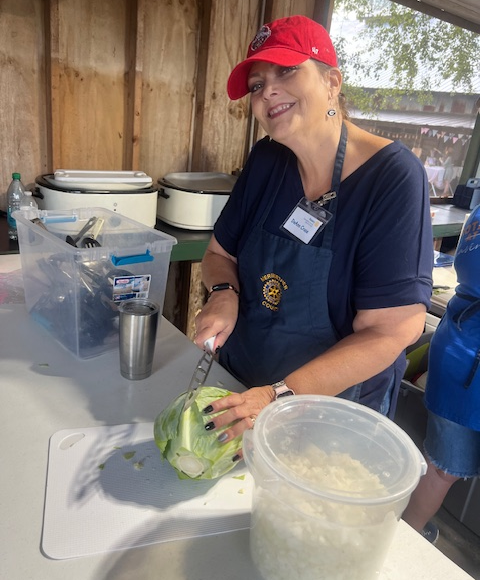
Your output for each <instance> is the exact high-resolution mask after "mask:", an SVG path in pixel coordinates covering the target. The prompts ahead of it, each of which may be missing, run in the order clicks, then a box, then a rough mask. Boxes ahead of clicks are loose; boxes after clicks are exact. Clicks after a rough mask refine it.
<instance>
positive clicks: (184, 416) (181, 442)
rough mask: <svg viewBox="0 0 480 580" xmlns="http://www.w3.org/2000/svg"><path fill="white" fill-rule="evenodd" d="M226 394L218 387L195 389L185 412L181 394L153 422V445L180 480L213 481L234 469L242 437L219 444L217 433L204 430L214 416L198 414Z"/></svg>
mask: <svg viewBox="0 0 480 580" xmlns="http://www.w3.org/2000/svg"><path fill="white" fill-rule="evenodd" d="M230 394H231V392H230V391H227V390H226V389H221V388H219V387H199V388H198V392H197V393H196V396H195V399H194V401H193V403H192V404H191V405H190V407H189V408H188V409H187V410H186V411H185V412H183V404H184V402H185V397H186V396H187V393H182V394H181V395H180V396H179V397H177V398H176V399H175V400H174V401H172V402H171V403H170V405H169V406H168V407H166V408H165V409H164V410H163V411H162V412H161V413H160V414H159V415H158V417H157V418H156V419H155V425H154V438H155V443H156V444H157V447H158V448H159V449H160V452H161V454H162V457H163V459H166V460H167V461H168V462H169V463H170V465H171V466H172V467H173V468H174V469H175V471H176V472H177V474H178V477H179V478H180V479H215V478H217V477H220V476H222V475H224V474H225V473H227V472H228V471H230V469H232V468H233V467H235V465H236V464H235V462H234V461H233V457H234V455H236V454H237V453H238V451H239V450H240V449H241V447H242V437H240V436H239V437H236V438H235V439H233V440H231V441H228V442H227V443H220V442H219V441H218V435H219V431H217V430H215V431H206V430H205V425H206V423H209V422H210V421H211V420H212V417H214V416H215V415H204V414H203V413H202V410H203V409H204V408H205V407H207V406H208V405H210V404H211V403H212V402H213V401H215V400H216V399H219V398H221V397H225V396H226V395H230Z"/></svg>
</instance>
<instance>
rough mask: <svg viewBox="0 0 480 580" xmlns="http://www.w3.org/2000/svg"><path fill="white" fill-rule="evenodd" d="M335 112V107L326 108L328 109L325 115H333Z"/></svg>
mask: <svg viewBox="0 0 480 580" xmlns="http://www.w3.org/2000/svg"><path fill="white" fill-rule="evenodd" d="M336 114H337V111H336V110H335V109H328V111H327V115H328V116H329V117H335V115H336Z"/></svg>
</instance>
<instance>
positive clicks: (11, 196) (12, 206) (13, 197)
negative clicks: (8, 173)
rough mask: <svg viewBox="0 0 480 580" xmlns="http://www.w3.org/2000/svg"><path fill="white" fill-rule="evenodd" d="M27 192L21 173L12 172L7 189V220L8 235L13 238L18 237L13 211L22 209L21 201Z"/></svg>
mask: <svg viewBox="0 0 480 580" xmlns="http://www.w3.org/2000/svg"><path fill="white" fill-rule="evenodd" d="M24 193H25V187H24V185H23V183H22V181H21V175H20V173H12V181H11V182H10V185H9V186H8V189H7V221H8V237H9V238H10V239H11V240H16V239H18V233H17V224H16V223H15V219H14V217H13V212H14V211H17V210H18V209H20V203H21V200H22V198H23V195H24Z"/></svg>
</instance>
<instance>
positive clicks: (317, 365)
mask: <svg viewBox="0 0 480 580" xmlns="http://www.w3.org/2000/svg"><path fill="white" fill-rule="evenodd" d="M425 312H426V308H425V306H424V305H423V304H412V305H408V306H397V307H394V308H379V309H375V310H361V311H359V312H358V313H357V315H356V317H355V320H354V332H353V334H351V335H349V336H347V337H345V338H343V339H342V340H340V341H339V342H338V343H337V344H335V345H334V346H333V347H332V348H330V349H328V350H327V351H326V352H324V353H323V354H321V355H319V356H317V357H316V358H315V359H313V360H312V361H310V362H308V363H307V364H305V365H303V366H302V367H300V368H299V369H297V370H295V371H293V372H292V373H290V374H289V375H288V376H286V377H284V380H285V382H286V384H287V386H288V387H289V388H291V389H292V390H293V391H294V392H295V394H297V395H302V394H318V395H332V396H334V395H338V394H339V393H341V392H343V391H344V390H346V389H348V388H349V387H351V386H353V385H355V384H357V383H359V382H362V381H364V380H366V379H368V378H370V377H372V376H374V375H376V374H378V373H379V372H381V371H382V370H384V369H386V368H387V367H388V366H390V365H391V364H392V363H393V362H394V361H395V360H396V359H397V358H398V356H399V355H400V353H401V352H402V351H403V350H404V349H405V348H406V347H407V346H409V345H410V344H413V343H415V341H416V340H418V338H419V337H420V336H421V334H422V332H423V329H424V325H425ZM273 398H274V391H273V388H272V386H271V385H265V386H262V387H254V388H251V389H249V390H247V391H246V392H243V393H235V394H232V395H229V396H227V397H224V398H222V399H218V400H217V401H215V402H214V403H212V405H211V407H212V408H211V409H209V413H210V414H214V413H218V412H219V411H224V413H222V414H220V415H218V416H217V417H215V418H214V419H213V420H212V423H213V426H212V425H211V426H210V428H211V429H213V428H215V429H218V430H219V432H222V427H225V426H226V425H228V424H229V423H233V424H232V426H231V427H230V428H229V429H227V430H226V431H225V433H226V434H227V439H223V441H229V440H231V439H232V438H234V437H237V436H238V435H241V434H242V433H243V431H245V429H250V428H251V427H252V417H256V416H257V415H258V414H259V413H260V411H261V410H262V409H263V408H264V407H265V406H266V405H268V404H269V403H270V402H271V401H272V400H273Z"/></svg>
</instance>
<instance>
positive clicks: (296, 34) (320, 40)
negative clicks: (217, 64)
mask: <svg viewBox="0 0 480 580" xmlns="http://www.w3.org/2000/svg"><path fill="white" fill-rule="evenodd" d="M309 58H313V59H315V60H318V61H320V62H324V63H325V64H328V65H330V66H337V55H336V53H335V49H334V48H333V44H332V41H331V39H330V36H329V35H328V32H327V31H326V30H325V28H323V26H321V25H320V24H318V23H317V22H315V21H314V20H311V19H310V18H307V17H306V16H287V17H286V18H280V19H278V20H274V21H273V22H270V23H269V24H264V25H263V26H262V27H261V28H260V30H259V31H258V32H257V34H256V36H255V38H254V39H253V40H252V42H251V44H250V46H249V47H248V53H247V58H246V59H245V60H244V61H242V62H241V63H240V64H237V66H236V67H235V68H234V69H233V70H232V72H231V73H230V76H229V77H228V82H227V92H228V96H229V97H230V99H232V101H235V100H236V99H240V98H241V97H244V96H245V95H246V94H247V93H248V92H249V90H248V85H247V79H248V73H249V72H250V68H251V66H252V64H253V63H254V62H256V61H263V62H271V63H273V64H278V65H280V66H295V65H297V64H301V63H302V62H305V61H306V60H308V59H309Z"/></svg>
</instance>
